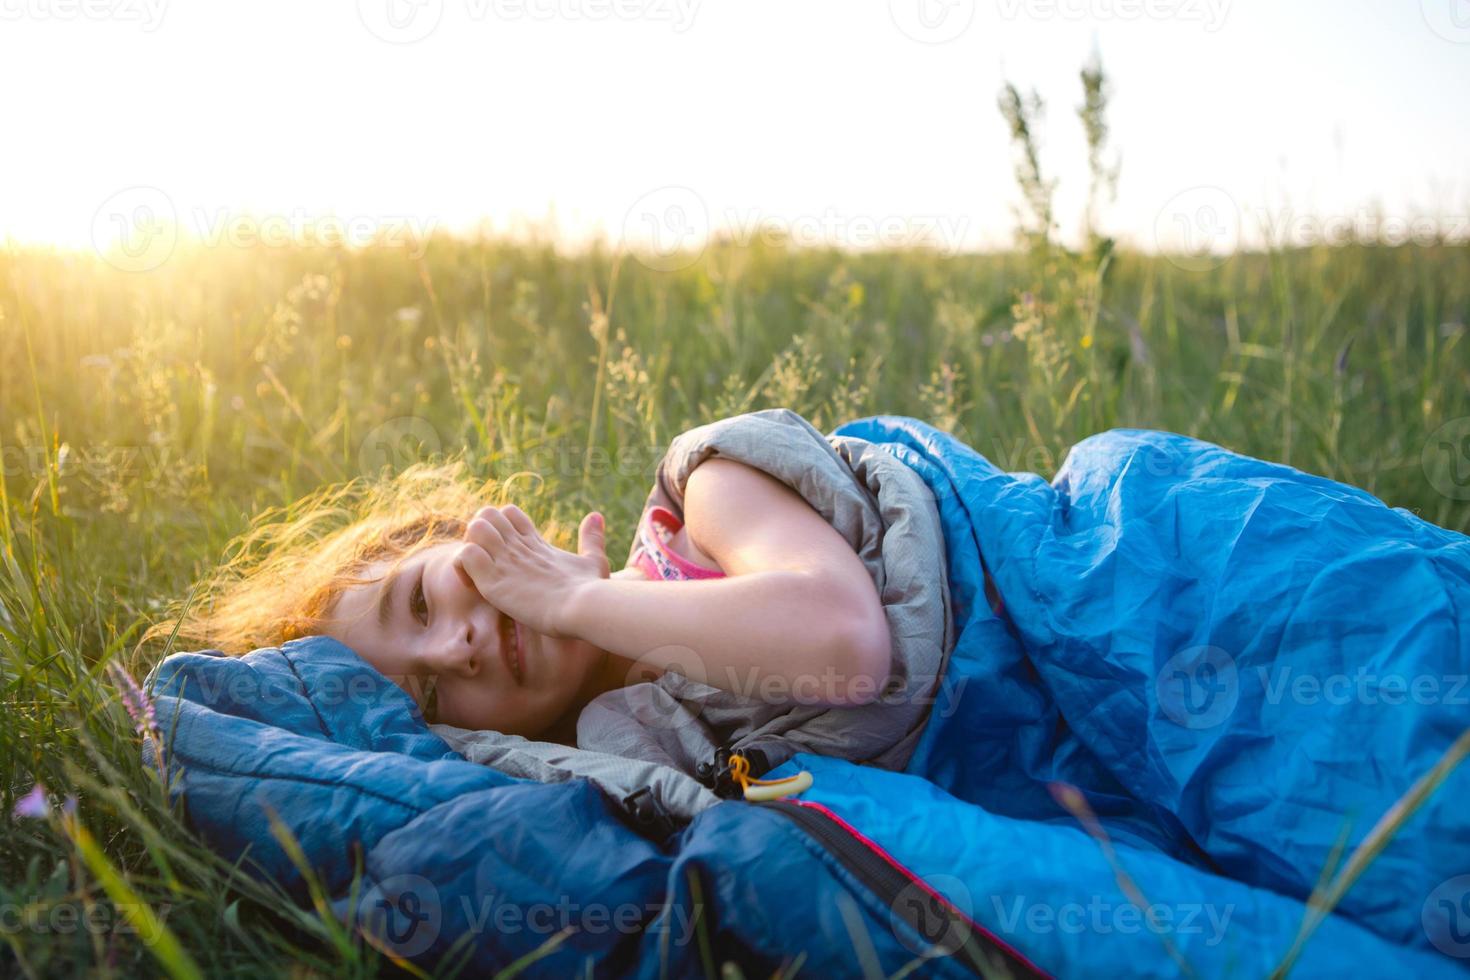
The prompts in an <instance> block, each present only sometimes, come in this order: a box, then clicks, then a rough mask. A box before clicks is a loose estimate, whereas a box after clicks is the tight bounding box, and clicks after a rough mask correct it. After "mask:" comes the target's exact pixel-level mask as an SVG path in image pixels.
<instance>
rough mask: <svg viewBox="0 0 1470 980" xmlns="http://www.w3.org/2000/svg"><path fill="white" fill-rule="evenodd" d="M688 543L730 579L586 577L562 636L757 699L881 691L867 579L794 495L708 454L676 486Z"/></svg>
mask: <svg viewBox="0 0 1470 980" xmlns="http://www.w3.org/2000/svg"><path fill="white" fill-rule="evenodd" d="M684 516H685V522H686V524H685V526H686V528H687V530H688V533H689V537H690V539H691V540H692V541H693V542H694V544H695V545H696V546H697V547H698V548H699V549H700V550H701V551H703V552H704V553H705V554H708V555H710V556H711V557H713V558H714V559H715V561H716V562H718V563H719V565H720V567H721V569H723V570H724V571H725V573H726V575H727V576H728V577H726V578H722V579H702V580H695V581H690V582H650V581H638V580H633V579H625V578H611V579H596V580H590V581H586V582H583V583H582V584H581V585H580V587H579V588H578V589H577V590H576V591H575V593H574V594H573V597H572V599H571V600H570V601H569V602H568V603H567V607H566V621H565V625H564V628H565V629H566V631H567V632H568V633H570V634H571V635H574V636H578V637H580V638H582V639H584V640H586V641H588V642H590V643H594V644H596V645H597V646H600V647H602V648H603V649H605V650H609V651H611V652H612V653H615V654H618V655H620V656H623V657H627V658H629V659H632V660H636V661H638V662H641V663H645V664H648V665H650V666H654V667H658V668H661V669H662V668H670V667H672V668H676V669H678V670H679V671H680V672H681V673H684V674H685V675H686V676H689V677H691V678H693V679H695V680H700V681H704V682H705V683H709V684H712V685H714V686H716V687H720V688H723V689H725V690H731V691H734V692H736V693H739V694H744V695H747V696H751V697H757V698H762V699H764V700H787V699H790V700H796V701H800V702H803V703H808V704H814V703H823V704H832V705H849V704H863V703H866V702H868V701H871V700H873V699H875V698H876V697H878V696H879V695H880V694H881V693H882V689H883V684H884V683H885V682H886V680H887V678H888V673H889V670H890V668H891V665H892V639H891V636H890V634H889V630H888V621H887V617H886V616H885V614H884V612H883V606H882V603H881V601H880V599H879V597H878V593H877V590H876V589H875V588H874V586H873V581H872V579H871V578H870V577H869V575H868V573H867V569H866V568H864V566H863V564H862V561H861V560H860V559H859V558H858V556H857V555H856V553H854V552H853V550H852V548H851V547H849V546H848V544H847V542H846V541H844V540H843V538H842V536H841V535H839V534H838V533H837V532H836V531H835V530H834V529H833V528H832V527H831V525H829V524H828V523H827V522H826V520H824V519H823V518H822V516H821V515H820V514H818V513H817V512H816V511H815V510H813V509H812V508H811V506H810V505H809V504H807V502H806V501H805V500H803V499H802V498H801V497H800V496H799V495H798V494H797V493H796V492H795V491H793V490H792V489H791V488H789V487H787V486H786V485H785V484H783V483H781V482H780V481H779V480H777V479H775V478H774V477H771V476H770V475H769V474H766V473H763V472H761V471H760V470H757V469H754V468H752V467H749V466H746V465H744V464H743V463H738V462H735V461H733V460H727V459H723V458H721V457H715V458H712V459H708V460H705V461H704V462H703V463H701V464H700V465H699V466H697V467H696V468H695V469H694V470H693V471H692V472H691V474H690V476H689V480H688V485H687V486H686V488H685V493H684Z"/></svg>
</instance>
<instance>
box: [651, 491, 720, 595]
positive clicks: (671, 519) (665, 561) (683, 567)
mask: <svg viewBox="0 0 1470 980" xmlns="http://www.w3.org/2000/svg"><path fill="white" fill-rule="evenodd" d="M683 526H684V522H683V521H681V520H679V518H677V517H675V516H674V512H673V511H671V510H669V509H668V508H667V507H660V506H659V505H658V504H650V505H649V506H648V508H647V509H645V510H644V511H643V520H642V521H641V522H639V524H638V549H637V554H636V555H635V556H634V557H633V561H632V562H631V564H633V565H636V566H637V567H638V568H639V569H641V570H642V571H643V574H644V575H646V576H648V577H649V578H650V579H655V580H658V579H662V580H666V581H684V580H688V579H698V578H724V577H725V573H724V572H722V571H720V570H719V569H717V568H707V567H706V566H704V565H700V564H697V563H696V562H692V561H690V560H689V559H688V558H685V557H684V556H683V555H679V554H675V553H674V551H673V550H672V549H670V548H669V545H668V542H669V540H670V539H671V538H672V537H673V536H674V535H675V534H677V533H678V532H679V529H680V528H682V527H683Z"/></svg>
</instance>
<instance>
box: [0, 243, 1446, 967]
mask: <svg viewBox="0 0 1470 980" xmlns="http://www.w3.org/2000/svg"><path fill="white" fill-rule="evenodd" d="M1104 255H1106V252H1105V250H1102V249H1098V250H1095V251H1090V252H1087V253H1084V254H1080V255H1074V254H1070V253H1066V252H1063V251H1060V250H1056V249H1052V248H1049V247H1046V246H1044V245H1041V246H1035V247H1032V248H1031V249H1029V250H1025V251H1018V252H1016V253H1014V254H1005V255H992V256H973V255H966V256H945V255H940V254H934V253H925V252H919V251H914V252H904V253H897V254H892V253H888V254H852V253H841V252H837V251H797V250H786V249H781V248H777V247H774V246H770V245H763V246H759V247H750V248H743V247H737V246H734V245H724V246H716V247H712V248H711V249H709V250H708V251H707V252H705V253H704V254H703V255H701V256H699V257H698V259H697V261H694V262H693V263H692V264H691V265H689V266H688V267H686V268H684V269H681V270H679V271H676V272H657V271H653V270H651V269H649V268H647V267H645V266H643V265H641V264H639V263H638V262H637V261H636V260H633V259H631V258H629V259H624V260H623V261H621V262H619V261H618V260H617V259H616V257H615V256H613V255H611V254H609V253H607V252H603V251H597V250H593V251H590V252H586V253H581V254H575V255H568V254H562V253H559V252H557V251H556V250H555V249H553V248H551V247H549V246H545V247H543V246H534V245H525V244H521V245H516V244H511V243H501V242H478V243H471V242H463V241H455V240H450V239H447V238H445V239H436V240H434V241H433V242H432V244H431V246H430V247H429V249H428V250H427V252H426V253H425V254H424V256H423V257H422V259H418V260H415V259H413V258H411V257H410V256H409V255H407V254H406V253H405V252H403V251H399V250H394V249H391V248H386V247H384V248H378V249H368V250H364V251H355V252H354V251H343V250H325V249H306V248H289V249H269V248H258V249H253V250H251V249H246V250H235V251H231V250H212V251H211V250H189V249H184V248H181V249H180V250H179V251H177V252H176V253H175V254H174V255H173V256H172V257H171V258H170V259H169V261H168V262H166V263H165V264H164V265H163V266H162V267H161V268H158V269H156V270H154V271H151V272H146V273H128V272H124V271H120V270H118V269H115V268H113V267H112V266H110V265H108V264H107V263H106V262H104V261H102V260H101V259H99V258H97V257H95V256H88V255H72V254H58V253H48V252H45V251H27V252H20V251H9V252H5V253H0V365H3V367H0V371H3V374H0V453H3V460H4V480H3V483H0V488H3V498H0V508H3V517H0V682H3V690H4V716H5V721H4V724H3V725H0V773H3V781H0V797H3V798H0V804H3V805H4V807H5V811H6V814H7V819H5V820H4V821H3V822H0V883H3V884H0V906H3V907H4V908H7V909H24V910H27V911H26V914H28V915H30V916H32V920H31V921H32V923H33V924H31V925H26V926H23V927H22V928H19V929H8V928H7V929H4V930H0V939H3V940H4V943H3V944H0V971H3V972H6V973H10V972H15V971H16V970H17V969H18V970H19V971H20V972H22V973H25V974H29V975H34V976H42V975H55V974H58V973H61V974H64V973H72V972H81V971H95V972H101V973H104V974H111V973H115V974H118V975H134V974H146V975H150V976H152V975H157V974H158V973H159V972H160V971H164V970H168V971H178V972H180V973H181V975H187V973H188V972H189V970H191V969H193V968H194V967H195V966H196V965H197V967H198V968H199V969H201V970H203V971H205V972H208V973H224V974H236V975H240V976H250V977H256V976H262V975H272V974H283V973H289V974H324V975H325V974H330V975H334V976H336V975H341V974H346V975H371V974H375V973H377V972H379V971H381V970H382V969H383V968H384V967H385V965H386V960H384V959H383V957H382V956H381V955H380V954H379V953H377V952H376V951H374V950H373V949H372V948H371V947H369V946H367V945H366V944H364V943H363V942H362V941H361V940H360V939H358V938H356V937H354V936H353V935H351V934H350V933H348V932H344V931H343V930H342V929H341V928H340V927H339V926H337V924H335V923H332V922H329V921H326V922H324V921H322V920H321V919H320V918H319V917H318V916H317V914H316V913H315V912H314V911H312V910H310V909H305V910H300V911H296V910H292V909H289V908H287V907H285V903H283V902H281V901H279V899H278V897H277V896H276V895H275V894H274V893H273V892H272V891H271V890H270V889H269V888H267V887H265V886H262V885H259V884H254V883H251V882H250V881H249V880H248V879H246V878H244V877H243V876H242V875H240V874H238V873H237V872H236V871H235V870H234V869H232V868H230V867H229V866H228V865H227V864H225V863H223V862H221V861H220V860H219V859H218V858H217V857H215V856H214V855H212V854H211V853H210V852H209V851H208V850H207V849H204V848H202V847H199V846H198V845H197V844H196V843H194V842H193V841H191V840H190V838H189V836H188V835H187V833H186V832H185V831H184V829H183V826H182V824H181V822H180V814H179V813H178V812H177V811H176V810H174V809H172V808H170V807H169V806H168V805H167V804H166V803H165V802H164V797H163V794H162V791H161V787H160V784H159V778H158V774H157V773H156V772H154V771H150V770H146V769H144V768H143V767H142V766H141V765H140V762H139V747H138V737H137V736H136V735H135V734H134V732H133V729H132V723H131V722H130V720H129V719H128V717H127V716H126V714H125V713H124V711H123V710H122V708H121V707H120V706H119V704H118V702H117V698H116V694H115V692H114V690H113V688H112V687H111V685H110V683H109V681H108V679H107V677H106V672H105V670H104V665H105V664H106V663H108V662H109V661H113V660H121V661H122V662H124V663H127V664H128V665H129V666H130V667H131V668H132V669H133V672H134V674H135V675H136V676H141V674H142V673H143V672H144V671H145V670H146V669H147V666H148V665H149V664H150V663H151V662H152V660H153V659H154V658H156V657H157V655H158V654H159V653H160V650H159V649H158V648H157V647H147V648H142V649H136V650H135V645H136V643H137V641H138V638H139V636H140V634H141V631H142V630H143V629H145V628H146V627H147V626H148V625H150V624H151V623H153V622H155V621H157V619H158V618H159V617H160V616H161V614H162V612H163V610H164V609H165V607H166V605H167V604H168V603H169V602H171V601H173V600H177V599H179V598H180V597H182V596H184V595H186V594H187V592H188V590H189V587H190V585H191V584H192V583H193V582H195V581H196V579H197V578H198V577H199V576H200V575H201V574H202V573H203V572H204V571H205V570H206V569H207V568H208V567H209V566H210V564H211V563H212V562H214V561H215V560H217V559H218V558H219V556H220V555H221V554H222V552H223V549H224V547H225V544H226V542H227V541H228V540H229V539H230V537H231V536H232V535H233V534H235V533H236V532H238V531H240V530H241V529H242V528H243V527H244V526H245V523H246V521H247V520H248V518H249V517H250V515H252V514H253V513H255V512H257V511H259V510H260V509H262V508H265V507H267V506H271V505H277V504H284V503H287V502H290V501H292V500H294V499H296V498H297V497H298V496H299V495H301V494H302V493H304V492H306V491H309V490H311V489H314V488H316V487H318V486H320V485H322V484H323V483H327V482H333V481H338V480H343V479H347V478H351V477H354V476H358V475H362V474H363V473H364V472H366V471H376V470H377V469H378V468H379V466H380V465H382V464H387V465H389V466H401V465H403V464H404V463H406V462H408V461H409V460H410V459H411V458H412V457H413V456H414V448H415V442H414V439H415V438H425V437H426V438H428V439H429V440H430V444H431V446H432V443H434V442H437V443H438V446H439V448H440V449H441V450H443V451H460V450H462V451H463V452H465V453H466V454H467V457H468V459H469V460H470V461H471V462H472V464H473V466H474V467H475V468H476V469H477V470H478V471H479V472H481V473H483V474H485V475H495V476H501V477H504V476H508V475H510V474H512V473H515V472H518V471H528V472H534V473H535V477H532V476H526V477H524V478H523V484H522V485H523V486H524V499H523V501H522V502H523V505H524V506H525V507H526V509H527V510H528V512H530V513H531V515H532V517H533V518H536V519H537V520H538V521H546V520H549V519H555V520H557V521H559V522H560V523H561V525H562V526H564V527H565V526H571V525H575V522H576V520H577V519H578V518H579V517H580V516H581V515H582V514H583V513H585V512H586V511H587V510H589V509H592V508H599V509H602V510H603V511H604V513H605V514H606V515H607V517H608V523H609V534H610V547H609V552H610V554H612V555H614V556H615V561H616V560H617V559H618V558H619V557H620V556H622V555H624V554H626V551H627V547H628V543H629V539H630V536H631V534H632V531H633V523H634V520H635V519H636V516H637V512H638V507H639V506H640V505H641V503H642V501H643V499H644V496H645V494H646V493H647V490H648V486H649V483H650V481H651V479H652V474H653V470H652V467H653V464H654V463H655V462H656V459H657V452H658V450H659V449H660V448H661V447H662V446H663V445H664V444H666V443H667V441H668V440H669V439H670V438H671V437H672V436H673V435H675V434H677V433H678V432H680V431H681V430H683V429H684V428H687V427H689V426H691V425H696V424H699V423H702V422H705V421H708V420H711V419H714V418H718V417H721V416H725V415H729V414H733V413H737V412H742V411H748V410H754V409H759V408H765V407H772V406H784V407H789V408H792V409H795V410H796V411H798V412H800V413H802V414H803V415H805V416H806V417H808V418H809V419H811V420H812V421H813V422H814V423H815V424H816V425H817V426H818V427H819V428H822V429H824V430H827V429H830V428H831V427H833V426H835V425H837V424H838V423H840V422H842V421H844V420H846V419H848V418H852V417H857V416H860V415H865V414H873V413H897V414H907V415H915V416H918V417H921V418H924V419H927V420H929V421H932V422H934V423H935V424H938V425H940V426H943V427H945V428H948V429H951V430H953V431H955V432H956V433H958V434H959V435H960V436H961V437H962V438H963V439H965V440H966V441H967V442H969V443H970V444H972V445H974V446H975V447H976V448H977V449H978V450H979V451H980V452H982V453H984V454H985V455H987V456H989V457H990V458H991V459H993V460H995V461H996V462H998V463H1000V464H1001V465H1002V466H1004V467H1006V468H1008V469H1025V470H1032V471H1036V472H1040V473H1041V474H1043V475H1044V476H1048V477H1049V476H1050V475H1051V474H1052V472H1054V470H1055V469H1056V467H1057V466H1058V465H1059V464H1060V461H1061V459H1062V458H1063V456H1064V455H1065V453H1066V451H1067V448H1068V447H1069V446H1070V445H1072V444H1073V443H1075V442H1076V441H1077V440H1079V439H1081V438H1083V437H1085V436H1087V435H1089V434H1092V433H1094V432H1097V431H1100V430H1103V429H1106V428H1109V427H1113V426H1142V427H1153V428H1163V429H1170V430H1174V431H1179V432H1184V433H1189V434H1191V435H1196V436H1200V437H1202V438H1205V439H1209V440H1211V441H1214V442H1218V443H1220V444H1222V445H1225V446H1228V447H1230V448H1232V449H1235V450H1239V451H1242V452H1245V453H1250V454H1252V455H1256V456H1261V457H1264V458H1268V459H1272V460H1278V461H1282V462H1286V463H1290V464H1292V465H1294V466H1297V467H1299V468H1301V469H1304V470H1307V471H1310V472H1313V473H1318V474H1322V475H1324V476H1328V477H1332V478H1335V479H1339V480H1343V481H1346V482H1349V483H1353V484H1355V485H1358V486H1361V487H1364V488H1366V489H1368V490H1369V491H1371V492H1373V493H1374V494H1376V495H1378V496H1379V497H1381V498H1382V499H1384V500H1385V501H1387V502H1388V503H1389V504H1392V505H1395V506H1402V507H1407V508H1409V509H1411V510H1413V511H1415V512H1416V513H1418V514H1419V515H1421V516H1422V517H1424V518H1426V519H1427V520H1430V521H1433V522H1435V523H1438V524H1441V525H1444V526H1446V527H1450V528H1455V529H1457V530H1460V531H1467V530H1470V502H1466V501H1463V500H1456V499H1454V498H1453V497H1451V496H1448V495H1446V494H1445V493H1442V492H1440V490H1438V489H1436V484H1438V485H1439V486H1441V487H1443V486H1444V485H1445V484H1444V474H1443V473H1442V472H1438V471H1433V470H1431V471H1426V468H1425V465H1424V462H1423V460H1424V458H1425V457H1424V450H1425V446H1426V441H1427V440H1428V438H1429V436H1430V433H1432V432H1433V431H1434V430H1435V429H1437V428H1438V427H1439V426H1441V425H1442V424H1444V423H1446V422H1450V421H1452V420H1455V419H1459V418H1464V417H1466V416H1470V337H1467V336H1466V333H1467V330H1466V327H1465V324H1466V322H1467V321H1470V249H1467V248H1465V247H1463V246H1462V247H1453V246H1442V247H1433V248H1412V247H1405V248H1398V249H1388V248H1374V247H1357V246H1354V247H1347V248H1341V249H1336V250H1328V249H1313V250H1303V251H1292V252H1281V253H1271V254H1256V255H1241V256H1236V257H1234V258H1232V259H1230V260H1229V261H1228V262H1225V263H1224V264H1223V265H1221V266H1219V267H1218V268H1214V269H1210V270H1207V271H1190V270H1189V269H1187V268H1182V267H1180V265H1177V264H1175V263H1174V262H1171V261H1170V260H1169V259H1167V258H1161V257H1149V256H1139V255H1134V254H1129V253H1115V254H1111V255H1110V256H1107V257H1106V258H1104V257H1103V256H1104ZM405 417H416V418H418V419H421V420H423V422H417V423H414V422H403V421H398V422H393V421H391V420H395V419H398V420H401V419H403V418H405ZM385 423H386V428H384V426H385ZM400 436H401V437H402V438H399V437H400ZM409 437H414V438H409ZM1432 458H1434V456H1433V453H1431V459H1432ZM37 781H40V782H42V783H44V784H45V785H46V786H47V787H49V788H50V789H52V790H53V791H54V792H55V793H57V794H58V795H61V794H67V793H70V794H75V795H76V797H77V798H78V806H77V811H76V815H75V818H74V820H75V823H68V822H67V821H68V820H72V819H73V818H66V819H62V818H60V817H56V818H53V819H51V820H26V821H10V820H9V819H8V814H9V810H10V807H11V806H12V804H13V803H14V801H15V800H16V799H17V798H19V797H20V796H22V795H24V794H25V793H26V792H27V791H28V790H29V789H30V788H31V786H32V785H33V784H34V783H35V782H37ZM83 827H84V828H85V836H83V835H82V832H81V831H79V830H78V829H77V828H83ZM68 828H71V829H70V830H69V829H68ZM140 906H146V909H143V908H141V907H140ZM67 908H69V909H71V910H72V911H73V912H78V913H81V914H85V913H87V912H88V911H89V910H91V912H92V916H93V918H92V919H91V921H93V922H102V923H104V924H105V925H106V926H107V927H106V928H91V929H88V928H80V927H78V926H77V925H76V924H75V922H73V923H72V925H71V927H67V924H66V922H67V920H66V916H65V915H64V914H63V919H62V922H61V925H59V926H57V925H55V924H54V918H52V919H48V917H54V916H55V915H56V914H58V913H56V911H55V910H57V909H67ZM99 910H100V911H99ZM12 921H13V920H12ZM34 923H39V925H36V924H34ZM164 929H166V930H167V931H166V932H163V931H161V930H164Z"/></svg>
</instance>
